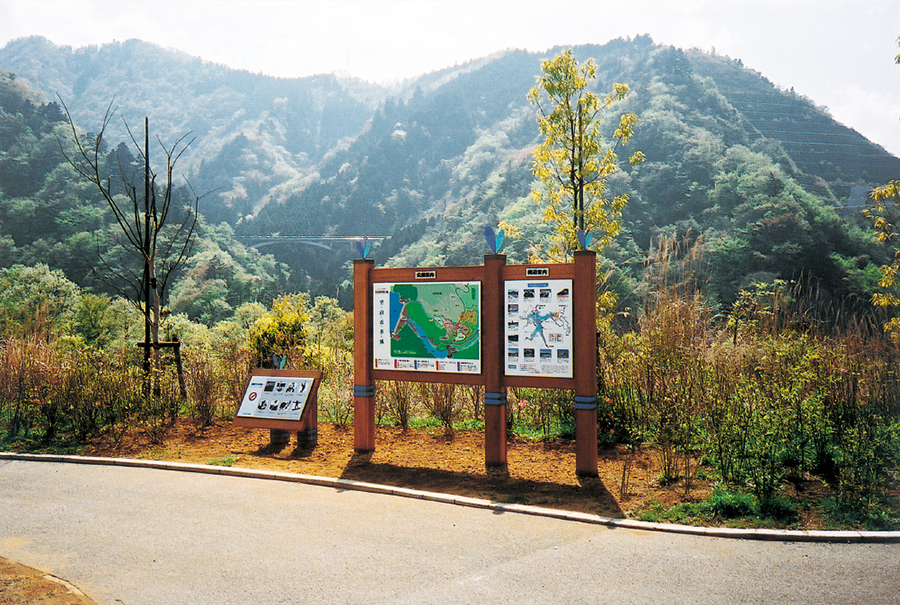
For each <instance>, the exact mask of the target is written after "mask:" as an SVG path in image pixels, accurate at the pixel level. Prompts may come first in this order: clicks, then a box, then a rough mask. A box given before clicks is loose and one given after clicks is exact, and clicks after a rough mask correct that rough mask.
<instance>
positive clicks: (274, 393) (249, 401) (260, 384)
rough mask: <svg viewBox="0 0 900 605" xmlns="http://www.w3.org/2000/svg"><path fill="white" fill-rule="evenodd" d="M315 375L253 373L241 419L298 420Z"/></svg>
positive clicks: (310, 391) (244, 400)
mask: <svg viewBox="0 0 900 605" xmlns="http://www.w3.org/2000/svg"><path fill="white" fill-rule="evenodd" d="M314 380H315V379H314V378H312V377H300V376H284V375H281V376H277V375H272V376H267V375H265V374H259V375H256V374H254V375H253V376H251V377H250V384H249V385H248V386H247V389H246V390H245V391H244V398H243V399H242V400H241V405H240V407H239V408H238V412H237V416H238V417H239V418H259V419H267V420H290V421H299V420H300V416H302V415H303V410H304V408H305V407H306V403H307V401H308V400H309V396H310V393H312V392H313V384H314Z"/></svg>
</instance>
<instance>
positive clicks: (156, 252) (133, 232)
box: [60, 99, 200, 392]
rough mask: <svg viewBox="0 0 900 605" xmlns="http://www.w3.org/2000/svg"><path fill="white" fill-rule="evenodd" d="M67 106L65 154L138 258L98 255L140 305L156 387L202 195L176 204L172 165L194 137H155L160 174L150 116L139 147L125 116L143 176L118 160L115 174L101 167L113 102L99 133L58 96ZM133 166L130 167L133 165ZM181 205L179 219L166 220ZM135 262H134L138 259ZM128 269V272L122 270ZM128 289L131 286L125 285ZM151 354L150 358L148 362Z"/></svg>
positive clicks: (115, 283)
mask: <svg viewBox="0 0 900 605" xmlns="http://www.w3.org/2000/svg"><path fill="white" fill-rule="evenodd" d="M60 103H61V104H62V106H63V109H64V110H65V115H66V120H67V121H68V126H69V129H70V130H71V136H72V142H71V144H66V143H65V142H64V141H62V140H60V147H61V148H62V152H63V155H64V156H65V158H66V160H67V161H68V162H69V164H71V165H72V167H73V168H74V169H75V170H76V171H77V172H78V173H79V174H80V175H81V176H83V177H84V178H85V179H87V180H88V181H90V182H91V183H93V184H94V186H95V187H96V188H97V190H98V191H99V192H100V195H101V196H102V197H103V199H104V200H105V201H106V203H107V205H108V206H109V209H110V210H111V211H112V213H113V216H114V217H115V219H116V223H118V226H119V229H120V231H121V234H122V235H123V237H124V241H123V245H124V246H125V248H126V249H127V250H128V251H129V252H131V253H132V254H133V255H134V256H135V257H136V261H138V262H139V263H140V264H142V265H143V267H142V270H136V269H127V268H126V269H125V270H124V272H123V270H120V269H115V268H113V266H112V264H111V263H108V262H106V261H105V260H104V259H103V257H102V255H101V261H103V262H104V265H105V266H106V268H107V269H108V272H109V273H111V274H112V275H113V279H109V278H108V277H103V276H101V277H102V278H103V279H104V281H106V282H107V283H109V284H110V285H112V286H113V287H115V288H116V289H117V290H118V291H119V292H120V293H121V294H122V295H123V296H124V298H126V299H127V300H129V301H131V302H132V303H133V304H134V305H135V306H136V307H137V308H138V310H140V312H141V314H142V315H143V317H144V344H143V346H144V373H145V379H146V383H145V384H146V386H147V387H149V386H150V384H151V383H152V384H153V385H154V391H155V392H158V391H159V383H158V380H156V379H153V378H151V377H152V376H153V375H156V376H158V372H151V371H150V370H151V367H152V368H153V369H156V370H159V369H160V365H159V363H160V362H159V349H160V340H159V330H160V323H161V321H162V299H163V295H164V293H165V289H166V286H167V285H168V283H169V279H170V278H171V277H172V276H173V275H174V274H175V272H176V271H177V270H178V269H179V268H180V267H181V266H182V265H183V264H184V262H185V261H186V260H187V258H188V257H189V256H190V253H191V248H192V244H193V239H194V238H193V236H194V233H195V229H196V226H197V219H198V214H197V208H198V206H199V202H200V197H199V196H197V195H194V194H193V193H192V194H191V195H192V199H191V201H190V202H189V203H188V204H186V205H184V206H181V207H179V206H178V205H177V203H176V198H177V197H178V189H179V188H178V187H177V186H176V184H175V182H174V172H175V165H176V164H177V162H178V160H179V159H180V158H181V156H182V154H184V152H185V151H186V150H187V148H188V147H189V146H190V144H191V143H192V142H193V139H190V140H188V136H189V134H186V135H183V136H181V137H179V138H178V140H176V141H175V142H174V143H173V144H172V145H169V146H166V145H164V144H163V142H162V141H160V140H159V139H158V138H157V141H158V142H159V145H160V147H161V148H162V152H163V157H164V159H165V162H164V166H165V167H164V169H163V174H162V178H160V175H159V174H157V173H156V172H155V171H153V170H152V169H151V166H150V135H149V119H148V118H144V141H143V143H144V144H143V148H142V147H141V145H140V144H139V143H138V141H137V139H136V138H135V136H134V134H133V133H132V131H131V129H130V127H129V126H128V124H127V122H126V123H125V128H126V130H127V132H128V135H129V137H130V138H131V142H132V144H133V145H134V147H135V149H136V150H137V157H138V158H140V159H141V160H142V161H143V164H144V166H143V179H140V172H139V171H135V170H133V169H132V170H128V169H127V168H128V167H126V166H123V165H121V163H119V165H118V166H117V170H118V174H117V175H108V174H106V170H104V168H107V167H108V163H107V162H106V161H105V157H104V150H105V143H104V135H105V133H106V130H107V128H108V127H109V124H110V122H111V121H112V119H113V117H114V116H115V113H116V110H115V109H114V108H113V104H112V102H111V103H110V104H109V106H108V107H107V108H106V113H105V115H104V116H103V123H102V124H101V126H100V131H99V133H98V134H97V135H92V134H90V133H88V134H84V133H80V132H79V130H78V128H77V127H76V126H75V121H74V120H73V119H72V115H71V113H70V112H69V108H68V107H67V106H66V104H65V103H64V102H63V101H62V99H60ZM132 168H133V167H132ZM112 177H116V178H117V179H118V180H120V181H121V182H122V191H123V193H114V191H113V188H112ZM179 211H181V214H182V216H181V217H180V220H178V219H176V220H177V222H174V221H173V223H174V224H170V219H173V218H176V215H177V214H179ZM138 262H136V264H138ZM126 272H127V274H126ZM129 290H130V291H129ZM151 359H152V361H153V363H152V365H151Z"/></svg>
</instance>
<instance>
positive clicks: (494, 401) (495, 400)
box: [484, 393, 506, 405]
mask: <svg viewBox="0 0 900 605" xmlns="http://www.w3.org/2000/svg"><path fill="white" fill-rule="evenodd" d="M484 405H506V393H485V394H484Z"/></svg>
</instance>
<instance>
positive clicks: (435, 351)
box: [372, 281, 481, 374]
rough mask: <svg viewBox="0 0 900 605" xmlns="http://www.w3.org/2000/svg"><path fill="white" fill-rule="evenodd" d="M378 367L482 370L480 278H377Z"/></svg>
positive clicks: (374, 306)
mask: <svg viewBox="0 0 900 605" xmlns="http://www.w3.org/2000/svg"><path fill="white" fill-rule="evenodd" d="M372 287H373V309H372V311H373V314H374V316H373V331H374V335H373V337H374V342H373V352H374V368H375V369H379V370H381V369H384V370H410V371H414V372H415V371H419V372H453V373H470V374H479V373H481V284H480V282H477V281H464V282H420V283H375V284H373V286H372Z"/></svg>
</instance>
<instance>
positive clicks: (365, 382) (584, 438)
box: [353, 251, 598, 477]
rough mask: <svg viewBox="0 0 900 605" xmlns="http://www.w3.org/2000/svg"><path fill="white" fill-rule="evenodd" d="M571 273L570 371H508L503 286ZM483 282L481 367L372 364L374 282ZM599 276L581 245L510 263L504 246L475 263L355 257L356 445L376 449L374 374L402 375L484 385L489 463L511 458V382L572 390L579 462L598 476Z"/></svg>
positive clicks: (585, 472)
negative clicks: (426, 264)
mask: <svg viewBox="0 0 900 605" xmlns="http://www.w3.org/2000/svg"><path fill="white" fill-rule="evenodd" d="M532 279H533V280H535V281H540V280H571V282H572V291H571V305H572V326H571V331H572V351H571V356H572V374H573V375H572V377H559V376H509V375H506V373H505V371H504V369H505V364H506V342H505V337H504V334H505V323H504V321H505V320H504V317H505V315H504V313H505V309H506V307H505V299H504V296H505V289H504V284H505V282H506V281H512V280H532ZM429 282H480V283H481V317H480V328H481V355H480V360H481V372H480V373H477V374H475V373H447V372H429V371H407V370H396V369H383V368H382V369H376V368H375V367H374V336H373V335H374V328H375V324H374V321H375V317H374V302H373V301H374V294H373V285H374V284H376V283H378V284H383V283H429ZM596 304H597V278H596V253H594V252H593V251H579V252H576V253H575V259H574V262H573V263H566V264H547V265H507V264H506V256H505V255H502V254H493V255H487V256H485V257H484V265H482V266H477V267H430V268H378V269H377V268H375V263H374V261H372V260H370V259H357V260H355V261H354V263H353V309H354V314H353V317H354V356H353V364H354V387H353V398H354V416H353V423H354V448H355V450H356V451H357V452H360V453H363V452H371V451H374V450H375V381H376V380H400V381H411V382H431V383H449V384H468V385H481V386H484V389H485V393H484V405H485V465H486V466H487V467H502V468H505V467H506V465H507V455H506V405H507V395H506V391H507V388H509V387H534V388H553V389H571V390H573V391H575V439H576V460H575V463H576V469H575V472H576V474H577V475H579V476H590V477H596V476H597V474H598V473H597V350H596V347H597V341H596Z"/></svg>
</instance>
